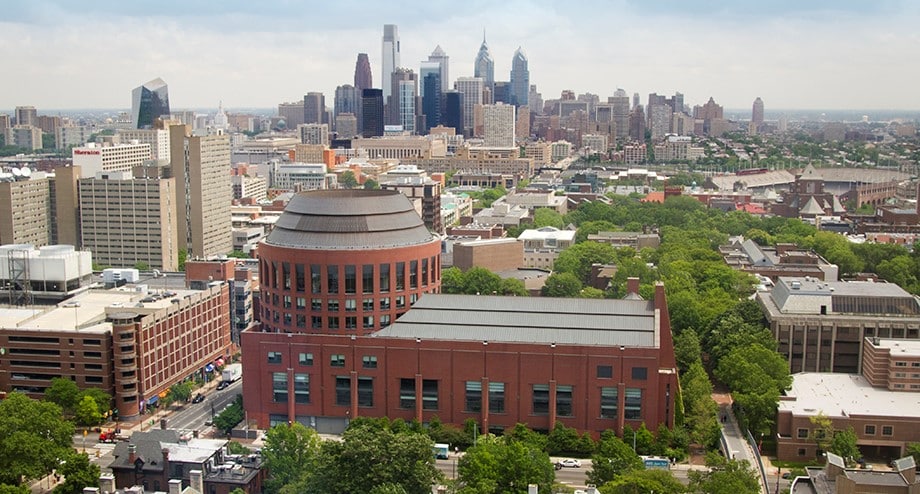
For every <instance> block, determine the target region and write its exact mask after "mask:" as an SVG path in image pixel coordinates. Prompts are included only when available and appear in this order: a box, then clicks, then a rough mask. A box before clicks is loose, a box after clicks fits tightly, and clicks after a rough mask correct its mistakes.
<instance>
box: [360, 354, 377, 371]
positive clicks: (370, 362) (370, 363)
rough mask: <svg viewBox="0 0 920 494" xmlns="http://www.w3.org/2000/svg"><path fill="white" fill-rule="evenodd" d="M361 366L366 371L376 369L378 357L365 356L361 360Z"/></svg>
mask: <svg viewBox="0 0 920 494" xmlns="http://www.w3.org/2000/svg"><path fill="white" fill-rule="evenodd" d="M361 366H362V367H364V368H365V369H376V368H377V357H376V356H375V355H365V356H364V357H362V358H361Z"/></svg>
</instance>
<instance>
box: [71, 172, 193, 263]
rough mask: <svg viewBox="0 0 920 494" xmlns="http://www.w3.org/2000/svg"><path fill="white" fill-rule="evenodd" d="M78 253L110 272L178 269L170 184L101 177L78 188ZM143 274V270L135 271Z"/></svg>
mask: <svg viewBox="0 0 920 494" xmlns="http://www.w3.org/2000/svg"><path fill="white" fill-rule="evenodd" d="M79 190H80V193H79V195H80V212H81V222H80V224H81V235H82V238H83V248H85V249H87V250H89V251H91V252H92V253H93V262H95V263H96V264H99V265H102V266H111V267H114V268H130V267H135V266H138V265H146V268H147V269H158V270H161V271H177V270H178V269H179V265H178V262H179V228H178V217H177V211H176V179H175V178H133V177H132V176H131V173H129V172H111V173H105V172H101V173H99V174H97V176H96V178H85V179H81V180H80V182H79ZM140 269H143V268H140Z"/></svg>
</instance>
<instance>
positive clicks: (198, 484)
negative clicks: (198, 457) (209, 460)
mask: <svg viewBox="0 0 920 494" xmlns="http://www.w3.org/2000/svg"><path fill="white" fill-rule="evenodd" d="M188 482H189V486H190V487H191V488H192V489H195V490H196V491H198V492H202V493H203V492H204V477H203V476H202V473H201V470H190V471H189V472H188Z"/></svg>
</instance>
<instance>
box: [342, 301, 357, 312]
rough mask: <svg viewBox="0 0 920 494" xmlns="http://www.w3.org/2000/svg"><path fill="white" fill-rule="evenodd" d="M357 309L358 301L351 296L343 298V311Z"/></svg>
mask: <svg viewBox="0 0 920 494" xmlns="http://www.w3.org/2000/svg"><path fill="white" fill-rule="evenodd" d="M356 310H358V301H357V300H355V299H353V298H347V299H345V312H354V311H356Z"/></svg>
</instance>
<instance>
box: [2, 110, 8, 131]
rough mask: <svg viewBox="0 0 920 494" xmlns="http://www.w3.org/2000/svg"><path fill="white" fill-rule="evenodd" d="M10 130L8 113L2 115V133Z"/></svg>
mask: <svg viewBox="0 0 920 494" xmlns="http://www.w3.org/2000/svg"><path fill="white" fill-rule="evenodd" d="M8 128H10V116H9V115H7V114H6V113H0V132H2V131H4V130H6V129H8Z"/></svg>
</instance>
